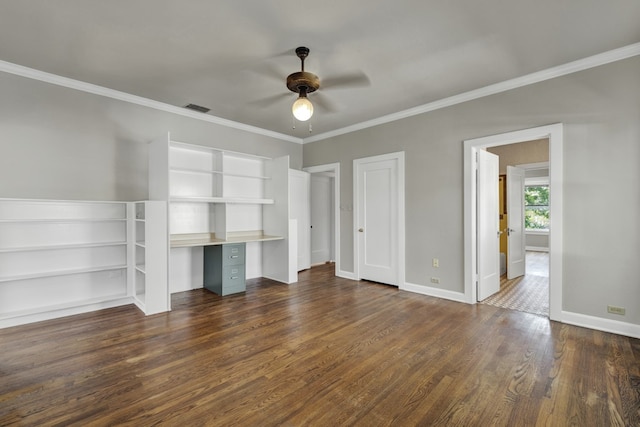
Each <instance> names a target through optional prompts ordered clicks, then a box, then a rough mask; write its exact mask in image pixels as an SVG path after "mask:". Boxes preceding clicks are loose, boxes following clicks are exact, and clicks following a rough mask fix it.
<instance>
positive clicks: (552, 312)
mask: <svg viewBox="0 0 640 427" xmlns="http://www.w3.org/2000/svg"><path fill="white" fill-rule="evenodd" d="M544 138H548V140H549V143H548V144H549V145H548V147H549V185H550V188H551V189H552V191H551V197H550V199H549V209H550V212H551V222H550V226H549V236H548V248H549V249H548V250H549V252H548V271H549V273H548V283H549V285H548V289H549V318H550V319H552V320H560V319H561V317H562V191H563V182H562V172H563V171H562V169H563V168H562V151H563V150H562V145H563V130H562V124H554V125H548V126H541V127H537V128H531V129H525V130H521V131H514V132H508V133H504V134H499V135H492V136H487V137H482V138H476V139H472V140H466V141H465V142H464V152H465V157H464V161H465V296H466V298H467V299H468V301H469V302H470V303H476V302H477V295H478V292H477V291H478V286H479V282H478V281H479V274H478V256H479V253H480V252H482V251H481V247H480V246H479V242H480V240H479V229H478V226H477V222H476V221H477V213H476V208H477V203H478V199H479V198H478V186H477V183H476V175H477V174H479V171H480V168H479V166H478V163H477V153H478V152H479V151H481V150H487V149H488V148H490V147H497V146H503V145H511V144H515V143H521V142H526V141H532V140H537V139H544ZM494 236H495V234H494Z"/></svg>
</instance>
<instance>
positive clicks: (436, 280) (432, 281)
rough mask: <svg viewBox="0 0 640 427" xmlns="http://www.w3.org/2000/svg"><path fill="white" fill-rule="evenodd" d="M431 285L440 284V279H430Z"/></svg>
mask: <svg viewBox="0 0 640 427" xmlns="http://www.w3.org/2000/svg"><path fill="white" fill-rule="evenodd" d="M431 283H436V284H437V283H440V278H439V277H432V278H431Z"/></svg>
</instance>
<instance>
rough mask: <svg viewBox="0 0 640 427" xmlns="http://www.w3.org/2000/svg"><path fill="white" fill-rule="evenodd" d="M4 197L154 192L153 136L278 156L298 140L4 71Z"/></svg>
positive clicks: (0, 126) (119, 196)
mask: <svg viewBox="0 0 640 427" xmlns="http://www.w3.org/2000/svg"><path fill="white" fill-rule="evenodd" d="M0 93H1V94H2V96H0V197H17V198H53V199H88V200H143V199H146V198H147V144H146V143H147V142H148V141H150V140H152V139H155V138H157V137H159V136H161V135H165V134H166V133H167V132H168V131H170V132H171V135H172V138H173V139H175V140H179V141H184V142H189V143H194V144H202V145H209V146H213V147H220V148H226V149H230V150H234V151H240V152H246V153H253V154H259V155H264V156H268V157H278V156H283V155H290V156H291V167H293V168H300V167H301V163H302V147H301V146H300V145H299V144H295V143H291V142H285V141H280V140H276V139H274V138H270V137H266V136H262V135H258V134H255V133H250V132H246V131H242V130H238V129H233V128H229V127H224V126H221V125H217V124H214V123H209V122H204V121H201V120H197V119H193V118H188V117H184V116H179V115H176V114H171V113H167V112H163V111H159V110H155V109H152V108H148V107H143V106H140V105H134V104H130V103H127V102H124V101H118V100H114V99H110V98H106V97H102V96H98V95H93V94H88V93H85V92H80V91H77V90H73V89H68V88H64V87H60V86H56V85H53V84H49V83H44V82H40V81H36V80H31V79H27V78H24V77H20V76H16V75H12V74H5V73H0Z"/></svg>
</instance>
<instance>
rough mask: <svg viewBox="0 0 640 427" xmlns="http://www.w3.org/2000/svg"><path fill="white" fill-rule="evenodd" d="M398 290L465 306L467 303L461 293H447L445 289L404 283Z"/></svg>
mask: <svg viewBox="0 0 640 427" xmlns="http://www.w3.org/2000/svg"><path fill="white" fill-rule="evenodd" d="M400 290H402V291H408V292H414V293H416V294H422V295H428V296H430V297H436V298H443V299H448V300H451V301H456V302H463V303H465V304H468V303H469V301H467V298H466V296H465V294H464V293H463V292H455V291H448V290H446V289H440V288H434V287H431V286H424V285H416V284H413V283H405V284H404V285H403V286H400Z"/></svg>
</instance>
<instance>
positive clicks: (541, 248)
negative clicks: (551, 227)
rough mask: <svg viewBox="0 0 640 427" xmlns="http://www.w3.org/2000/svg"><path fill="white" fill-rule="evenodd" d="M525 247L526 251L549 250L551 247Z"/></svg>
mask: <svg viewBox="0 0 640 427" xmlns="http://www.w3.org/2000/svg"><path fill="white" fill-rule="evenodd" d="M524 249H525V250H526V251H533V252H549V248H545V247H543V246H525V248H524Z"/></svg>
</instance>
